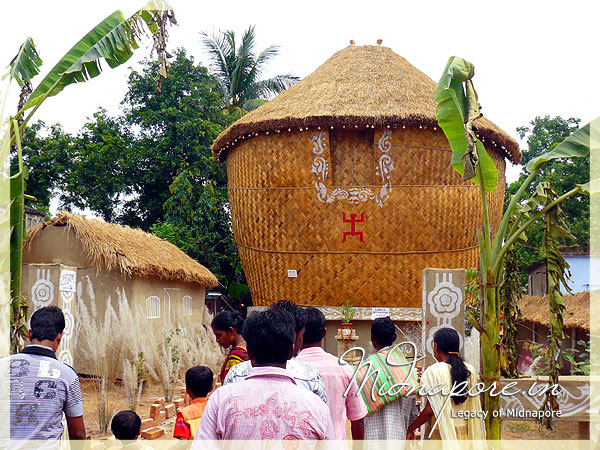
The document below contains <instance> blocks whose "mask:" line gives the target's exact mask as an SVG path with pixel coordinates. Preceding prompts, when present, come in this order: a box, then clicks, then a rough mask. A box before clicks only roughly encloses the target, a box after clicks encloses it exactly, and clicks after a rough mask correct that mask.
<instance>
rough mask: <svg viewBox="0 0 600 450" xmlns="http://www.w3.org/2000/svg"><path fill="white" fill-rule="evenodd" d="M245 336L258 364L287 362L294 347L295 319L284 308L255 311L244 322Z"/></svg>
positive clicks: (250, 351) (249, 349) (249, 350)
mask: <svg viewBox="0 0 600 450" xmlns="http://www.w3.org/2000/svg"><path fill="white" fill-rule="evenodd" d="M243 336H244V339H245V340H246V345H247V346H248V352H249V353H250V354H251V355H252V356H253V357H254V360H255V361H256V362H257V363H258V364H285V363H286V362H287V360H288V359H289V358H290V356H291V355H292V349H293V347H294V338H295V333H294V319H293V317H292V315H291V314H290V313H288V312H287V311H284V310H282V309H273V308H269V309H267V310H266V311H262V312H255V313H252V314H251V315H249V316H248V318H247V319H246V321H245V322H244V333H243Z"/></svg>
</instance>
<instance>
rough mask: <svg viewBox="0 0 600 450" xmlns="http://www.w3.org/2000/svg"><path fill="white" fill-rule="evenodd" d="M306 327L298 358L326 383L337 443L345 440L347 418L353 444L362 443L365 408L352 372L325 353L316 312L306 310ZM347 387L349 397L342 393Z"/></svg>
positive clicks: (322, 322) (321, 323)
mask: <svg viewBox="0 0 600 450" xmlns="http://www.w3.org/2000/svg"><path fill="white" fill-rule="evenodd" d="M305 312H306V317H307V321H306V325H305V327H304V342H303V344H302V350H301V351H300V353H299V354H298V356H297V359H299V360H300V361H302V362H305V363H308V364H310V365H311V366H313V367H314V368H315V369H317V370H318V371H319V373H320V374H321V377H322V378H323V381H324V382H325V390H326V391H327V399H328V406H329V411H330V412H331V419H332V420H333V428H334V430H335V438H336V439H347V437H346V417H347V418H348V420H350V422H351V424H350V429H351V431H352V439H353V440H362V439H364V431H365V428H364V421H363V418H364V417H365V416H366V415H367V407H366V405H365V403H364V401H363V399H362V398H361V397H360V396H357V393H358V385H357V384H356V382H352V375H353V372H354V371H353V370H352V368H351V367H350V365H349V364H348V363H346V362H344V361H342V363H340V360H339V358H338V357H336V356H333V355H332V354H331V353H327V352H326V351H325V350H323V348H322V347H321V345H322V341H323V338H324V337H325V334H326V328H325V316H324V315H323V313H322V312H321V311H319V310H318V309H317V308H313V307H309V308H306V309H305ZM349 384H350V390H349V391H348V395H347V396H346V397H344V393H345V392H346V389H347V388H348V385H349Z"/></svg>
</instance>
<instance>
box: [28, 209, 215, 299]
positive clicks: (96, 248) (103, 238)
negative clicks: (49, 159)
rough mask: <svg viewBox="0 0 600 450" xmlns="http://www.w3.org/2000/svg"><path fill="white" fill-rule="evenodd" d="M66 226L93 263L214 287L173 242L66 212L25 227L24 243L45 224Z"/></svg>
mask: <svg viewBox="0 0 600 450" xmlns="http://www.w3.org/2000/svg"><path fill="white" fill-rule="evenodd" d="M53 226H54V227H67V228H68V229H70V230H71V231H72V232H73V233H74V234H75V236H76V237H77V239H79V241H80V242H81V244H82V245H83V248H84V251H85V252H86V253H87V256H88V257H89V258H90V260H91V261H92V264H93V265H94V267H96V268H98V269H100V270H107V271H112V270H114V271H118V272H120V273H122V274H124V275H127V276H138V277H158V278H161V279H164V280H177V281H184V282H189V283H196V284H199V285H201V286H204V287H215V286H217V285H218V284H219V281H218V280H217V278H216V277H215V276H214V275H213V274H212V273H211V272H210V270H208V269H207V268H206V267H204V266H203V265H201V264H199V263H198V262H197V261H195V260H193V259H192V258H190V257H189V256H187V255H186V254H185V253H184V252H182V251H181V250H179V248H177V247H176V246H175V245H173V244H171V243H170V242H167V241H165V240H163V239H160V238H158V237H156V236H154V235H152V234H149V233H145V232H144V231H142V230H139V229H134V228H130V227H123V226H121V225H115V224H112V223H106V222H103V221H101V220H98V219H86V218H84V217H81V216H77V215H75V214H69V213H66V212H60V213H58V215H57V217H55V218H54V219H52V220H50V221H48V222H45V223H43V224H40V225H37V226H35V227H33V228H31V229H30V230H29V233H28V235H27V241H26V242H25V247H26V248H27V247H29V246H31V245H32V243H33V242H35V240H36V239H38V238H39V237H40V235H41V234H42V232H43V230H44V228H46V227H53Z"/></svg>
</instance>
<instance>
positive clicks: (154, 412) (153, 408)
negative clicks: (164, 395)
mask: <svg viewBox="0 0 600 450" xmlns="http://www.w3.org/2000/svg"><path fill="white" fill-rule="evenodd" d="M161 409H162V405H161V404H160V403H153V404H152V405H150V414H149V415H148V417H150V418H151V419H152V420H154V421H155V420H156V419H158V415H159V414H160V410H161Z"/></svg>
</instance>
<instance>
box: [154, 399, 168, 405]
mask: <svg viewBox="0 0 600 450" xmlns="http://www.w3.org/2000/svg"><path fill="white" fill-rule="evenodd" d="M152 403H160V404H161V405H162V406H165V399H164V398H155V399H154V401H153V402H152Z"/></svg>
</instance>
